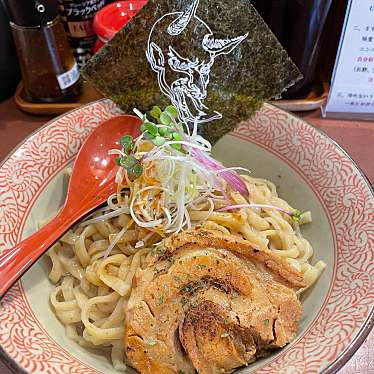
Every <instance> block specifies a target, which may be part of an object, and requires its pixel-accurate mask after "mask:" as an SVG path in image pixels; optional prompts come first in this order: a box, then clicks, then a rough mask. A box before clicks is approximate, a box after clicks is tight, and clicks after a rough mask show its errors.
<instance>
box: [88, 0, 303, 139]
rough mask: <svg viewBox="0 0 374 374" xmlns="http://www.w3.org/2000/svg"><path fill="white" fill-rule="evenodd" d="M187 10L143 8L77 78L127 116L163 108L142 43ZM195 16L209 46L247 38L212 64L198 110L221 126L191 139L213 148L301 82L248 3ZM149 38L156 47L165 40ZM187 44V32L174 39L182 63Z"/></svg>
mask: <svg viewBox="0 0 374 374" xmlns="http://www.w3.org/2000/svg"><path fill="white" fill-rule="evenodd" d="M190 4H191V2H190V1H188V2H186V1H183V0H157V1H156V0H149V1H148V4H147V5H146V6H145V7H144V8H143V9H142V10H141V11H140V12H139V13H138V14H137V15H136V16H135V17H134V18H133V19H132V21H131V22H129V23H128V24H127V25H126V26H125V27H124V28H123V29H122V30H121V31H120V32H119V33H118V34H117V35H116V36H115V37H114V39H112V40H111V41H110V42H109V43H107V44H106V46H105V47H104V48H102V49H101V51H100V52H99V53H97V54H96V55H95V56H94V57H93V58H91V60H90V61H89V62H88V63H87V64H86V66H85V67H84V69H83V71H82V75H83V77H84V78H85V79H87V80H88V81H89V82H91V84H93V85H94V86H95V88H96V89H97V90H98V91H99V92H101V93H102V94H103V95H104V96H106V97H108V98H110V99H111V100H113V101H114V102H115V103H116V104H118V106H119V107H120V108H121V109H122V110H123V111H124V112H127V113H131V112H132V110H133V108H138V109H139V110H141V111H143V112H146V111H148V110H150V109H151V108H152V106H153V105H159V106H161V107H164V106H166V105H169V104H170V100H169V98H168V97H167V96H165V95H164V94H162V92H161V91H160V88H159V86H158V81H157V75H156V73H155V72H154V71H152V69H151V66H150V65H149V63H148V61H147V59H146V50H147V42H148V37H149V33H150V30H151V28H152V26H153V24H154V23H155V22H156V21H157V20H158V19H159V18H160V17H162V16H163V15H165V14H167V13H172V12H181V11H184V10H185V9H186V6H188V5H190ZM196 16H197V17H199V18H200V19H201V20H203V21H204V22H206V24H207V25H209V27H210V29H211V30H212V31H213V34H214V37H216V38H233V37H236V36H240V35H244V34H246V33H248V34H249V35H248V37H247V38H246V39H245V40H244V41H243V42H242V43H241V44H239V45H238V46H237V47H236V48H235V49H234V50H233V51H232V52H231V53H229V54H228V55H221V56H218V57H216V60H215V63H214V65H213V66H212V68H211V71H210V83H209V85H208V90H207V97H206V99H205V100H204V104H205V105H206V106H207V107H208V108H209V109H210V110H211V111H213V110H216V111H219V112H220V113H221V114H222V115H223V118H222V119H219V120H215V121H212V122H208V123H204V124H200V125H199V132H200V133H201V134H202V135H203V136H204V137H206V138H207V139H209V140H210V141H211V142H212V143H215V142H216V141H217V140H218V139H219V138H220V137H222V136H223V135H224V134H225V133H227V132H229V131H231V130H233V129H234V128H235V127H236V126H237V125H238V124H239V122H240V121H242V120H247V119H248V118H250V117H251V116H252V115H253V114H254V113H255V112H256V111H257V110H258V109H259V108H260V107H261V105H262V103H263V102H264V101H267V100H270V99H272V98H276V97H279V96H280V95H281V93H282V92H283V91H284V90H285V89H287V88H288V87H290V86H291V85H293V84H294V83H295V82H296V81H298V80H299V79H301V78H302V76H301V74H300V72H299V70H298V68H297V67H296V65H295V64H294V63H293V62H292V61H291V59H290V58H289V57H288V55H287V53H286V51H285V50H284V49H283V48H282V46H281V45H280V44H279V42H278V41H277V39H276V37H275V36H274V35H273V34H272V32H271V31H270V29H269V28H268V26H267V25H266V24H265V22H264V21H263V20H262V18H261V17H260V15H259V14H258V13H257V11H256V10H255V8H254V7H253V6H252V5H251V3H250V1H248V0H238V1H235V2H231V1H230V2H229V1H222V0H200V2H199V6H198V8H197V11H196ZM155 37H156V39H157V41H158V43H159V44H160V45H162V43H163V41H164V40H165V35H162V34H160V35H156V36H155ZM191 38H192V37H191V34H190V33H189V32H183V33H182V34H181V35H179V36H178V39H177V46H176V49H177V50H178V53H179V54H180V55H181V56H183V57H185V58H189V57H190V56H191V55H193V54H198V53H200V52H199V49H201V41H200V42H197V41H193V40H191ZM194 42H195V44H197V45H194ZM166 58H167V57H166Z"/></svg>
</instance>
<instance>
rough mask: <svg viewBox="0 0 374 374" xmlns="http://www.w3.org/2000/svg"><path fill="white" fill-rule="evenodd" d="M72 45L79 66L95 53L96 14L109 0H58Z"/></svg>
mask: <svg viewBox="0 0 374 374" xmlns="http://www.w3.org/2000/svg"><path fill="white" fill-rule="evenodd" d="M58 2H59V9H60V14H61V16H62V19H63V21H64V24H65V31H66V32H67V34H68V40H69V43H70V46H71V47H72V48H73V53H74V57H75V59H76V60H77V62H78V65H79V67H82V66H83V65H84V64H85V63H86V62H87V61H88V60H89V59H90V57H91V56H92V55H93V47H94V45H95V42H96V39H97V36H96V34H95V32H94V30H93V28H92V23H93V19H94V17H95V14H96V13H97V12H98V11H99V10H100V9H101V8H103V7H104V6H105V4H107V3H108V0H107V1H105V0H58Z"/></svg>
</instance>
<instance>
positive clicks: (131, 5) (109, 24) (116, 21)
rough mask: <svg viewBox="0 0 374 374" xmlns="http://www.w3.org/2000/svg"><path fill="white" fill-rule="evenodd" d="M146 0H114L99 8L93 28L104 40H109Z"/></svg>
mask: <svg viewBox="0 0 374 374" xmlns="http://www.w3.org/2000/svg"><path fill="white" fill-rule="evenodd" d="M145 4H147V0H140V1H139V0H138V1H137V0H133V1H116V2H114V3H111V4H109V5H107V6H105V7H104V8H102V9H101V10H99V11H98V12H97V13H96V15H95V18H94V22H93V29H94V31H95V33H96V34H97V35H98V36H99V37H100V39H102V40H104V41H109V40H111V39H112V38H113V37H114V35H115V34H116V33H117V32H118V31H119V30H121V28H122V27H123V26H125V25H126V23H127V22H129V21H130V20H131V18H132V17H134V16H135V14H136V13H137V11H139V10H140V9H141V8H143V6H144V5H145Z"/></svg>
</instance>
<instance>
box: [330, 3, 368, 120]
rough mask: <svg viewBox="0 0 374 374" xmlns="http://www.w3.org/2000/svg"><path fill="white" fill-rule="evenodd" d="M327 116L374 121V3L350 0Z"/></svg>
mask: <svg viewBox="0 0 374 374" xmlns="http://www.w3.org/2000/svg"><path fill="white" fill-rule="evenodd" d="M323 114H324V115H325V116H327V117H338V118H361V119H373V118H374V0H349V2H348V6H347V14H346V17H345V22H344V27H343V32H342V36H341V40H340V46H339V50H338V54H337V59H336V62H335V69H334V74H333V78H332V83H331V90H330V95H329V98H328V101H327V105H326V108H325V110H324V113H323Z"/></svg>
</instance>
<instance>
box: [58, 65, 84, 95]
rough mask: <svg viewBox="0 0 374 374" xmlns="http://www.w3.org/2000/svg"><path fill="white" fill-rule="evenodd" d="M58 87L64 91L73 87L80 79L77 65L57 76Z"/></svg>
mask: <svg viewBox="0 0 374 374" xmlns="http://www.w3.org/2000/svg"><path fill="white" fill-rule="evenodd" d="M56 77H57V81H58V85H59V86H60V88H61V89H62V90H65V89H66V88H68V87H70V86H72V85H73V84H74V83H75V82H77V80H78V79H79V69H78V65H77V63H74V66H73V67H72V68H71V69H70V70H68V71H67V72H65V73H63V74H60V75H57V76H56Z"/></svg>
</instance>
